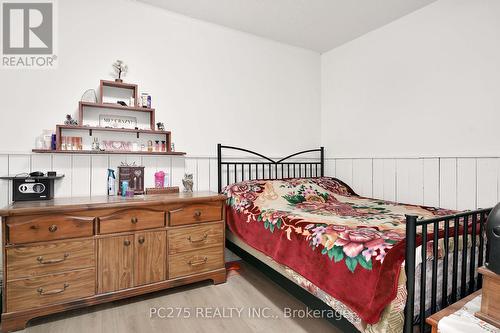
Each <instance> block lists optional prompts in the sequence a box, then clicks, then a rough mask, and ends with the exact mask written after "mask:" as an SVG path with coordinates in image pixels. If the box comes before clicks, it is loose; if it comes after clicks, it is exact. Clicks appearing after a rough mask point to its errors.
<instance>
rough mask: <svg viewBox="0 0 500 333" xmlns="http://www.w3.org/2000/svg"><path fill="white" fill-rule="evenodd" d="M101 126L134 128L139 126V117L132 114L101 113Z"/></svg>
mask: <svg viewBox="0 0 500 333" xmlns="http://www.w3.org/2000/svg"><path fill="white" fill-rule="evenodd" d="M99 126H100V127H111V128H127V129H134V128H136V127H137V118H136V117H130V116H117V115H111V114H101V115H99Z"/></svg>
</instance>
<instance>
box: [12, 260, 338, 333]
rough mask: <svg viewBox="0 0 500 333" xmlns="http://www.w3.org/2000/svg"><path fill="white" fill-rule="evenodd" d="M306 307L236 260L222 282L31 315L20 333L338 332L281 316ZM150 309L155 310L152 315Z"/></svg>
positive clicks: (320, 324)
mask: <svg viewBox="0 0 500 333" xmlns="http://www.w3.org/2000/svg"><path fill="white" fill-rule="evenodd" d="M305 309H306V307H305V305H303V304H302V303H300V302H299V301H298V300H296V299H295V298H294V297H293V296H291V295H290V294H288V293H287V292H286V291H285V290H283V289H281V287H279V286H278V285H277V284H275V283H274V282H273V281H271V280H269V279H268V278H267V277H266V276H264V275H263V274H262V273H261V272H259V271H258V270H256V269H255V268H254V267H252V266H249V265H247V264H245V263H241V268H240V269H239V270H236V271H230V273H229V275H228V280H227V283H225V284H220V285H217V286H214V285H213V284H212V283H210V282H201V283H197V284H194V285H190V286H184V287H179V288H175V289H171V290H165V291H162V292H157V293H153V294H150V295H145V296H140V297H135V298H132V299H128V300H121V301H117V302H113V303H109V304H102V305H98V306H94V307H90V308H86V309H79V310H74V311H70V312H66V313H61V314H56V315H51V316H49V317H46V318H40V319H34V320H32V321H31V322H30V323H29V324H28V327H27V328H26V329H25V330H24V331H22V332H27V333H28V332H29V333H42V332H50V333H57V332H72V333H79V332H92V333H101V332H102V333H109V332H120V333H126V332H141V333H147V332H169V333H172V332H234V333H241V332H289V333H292V332H293V333H295V332H314V333H321V332H331V333H337V332H340V331H338V330H337V329H336V328H335V327H333V326H332V325H331V324H330V323H329V322H328V321H326V320H324V319H314V318H313V319H310V318H290V316H288V318H286V317H285V315H286V313H285V311H286V312H287V313H290V311H293V310H305ZM151 311H159V312H158V314H154V313H153V315H152V316H151V314H150V313H151ZM259 314H260V318H259ZM183 317H187V318H183Z"/></svg>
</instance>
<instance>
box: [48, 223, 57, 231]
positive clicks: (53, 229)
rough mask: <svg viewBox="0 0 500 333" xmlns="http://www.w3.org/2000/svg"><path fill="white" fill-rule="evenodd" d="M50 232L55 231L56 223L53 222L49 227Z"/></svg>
mask: <svg viewBox="0 0 500 333" xmlns="http://www.w3.org/2000/svg"><path fill="white" fill-rule="evenodd" d="M49 231H50V232H56V231H57V225H55V224H53V225H51V226H50V227H49Z"/></svg>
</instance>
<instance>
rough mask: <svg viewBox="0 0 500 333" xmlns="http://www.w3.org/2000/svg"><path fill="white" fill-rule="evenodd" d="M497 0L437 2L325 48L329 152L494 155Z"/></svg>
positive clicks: (499, 103)
mask: <svg viewBox="0 0 500 333" xmlns="http://www.w3.org/2000/svg"><path fill="white" fill-rule="evenodd" d="M499 41H500V1H497V0H439V1H437V2H436V3H433V4H431V5H429V6H427V7H424V8H423V9H420V10H418V11H416V12H414V13H412V14H410V15H408V16H405V17H403V18H401V19H399V20H397V21H395V22H393V23H391V24H389V25H386V26H384V27H382V28H380V29H378V30H376V31H373V32H371V33H368V34H366V35H364V36H362V37H360V38H358V39H356V40H354V41H351V42H349V43H347V44H345V45H343V46H341V47H339V48H336V49H334V50H332V51H329V52H327V53H325V54H323V55H322V57H321V60H322V121H321V122H322V126H321V132H322V143H323V144H324V145H325V146H326V147H328V153H329V155H334V156H349V157H373V156H379V157H380V156H382V157H384V156H464V155H473V156H490V155H493V156H498V154H499V152H500V136H499V134H498V133H499V132H498V129H499V124H500V60H499V59H500V43H499Z"/></svg>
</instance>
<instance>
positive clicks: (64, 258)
mask: <svg viewBox="0 0 500 333" xmlns="http://www.w3.org/2000/svg"><path fill="white" fill-rule="evenodd" d="M68 257H69V253H65V254H64V255H63V257H62V258H60V259H49V260H43V257H42V256H39V257H37V258H36V260H37V261H38V263H39V264H42V265H47V264H57V263H59V262H63V261H64V260H66V259H67V258H68Z"/></svg>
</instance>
